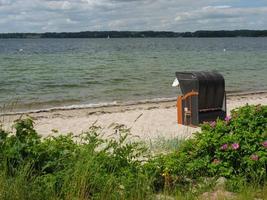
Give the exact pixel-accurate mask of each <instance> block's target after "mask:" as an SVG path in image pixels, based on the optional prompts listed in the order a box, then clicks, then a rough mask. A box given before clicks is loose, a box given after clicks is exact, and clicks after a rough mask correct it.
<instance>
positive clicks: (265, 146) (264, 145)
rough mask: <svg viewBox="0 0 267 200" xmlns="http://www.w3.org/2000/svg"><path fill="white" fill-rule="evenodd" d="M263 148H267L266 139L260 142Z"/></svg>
mask: <svg viewBox="0 0 267 200" xmlns="http://www.w3.org/2000/svg"><path fill="white" fill-rule="evenodd" d="M261 144H262V146H263V147H264V148H267V140H265V141H264V142H262V143H261Z"/></svg>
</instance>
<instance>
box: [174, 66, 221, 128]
mask: <svg viewBox="0 0 267 200" xmlns="http://www.w3.org/2000/svg"><path fill="white" fill-rule="evenodd" d="M176 77H177V79H178V81H179V84H180V88H181V91H182V94H183V95H184V96H186V95H187V94H190V93H192V92H195V93H196V94H197V95H195V96H196V97H195V98H194V99H193V101H192V102H193V106H195V107H197V108H195V109H192V110H195V111H194V112H198V113H197V118H198V119H195V120H194V119H192V121H193V122H192V123H193V124H198V123H201V122H203V121H211V120H215V119H216V118H217V117H219V118H223V117H225V115H226V104H225V103H226V100H225V81H224V78H223V76H222V75H221V74H220V73H218V72H209V71H198V72H176ZM187 96H188V95H187ZM191 104H192V103H191ZM196 110H197V111H196ZM192 115H194V114H192Z"/></svg>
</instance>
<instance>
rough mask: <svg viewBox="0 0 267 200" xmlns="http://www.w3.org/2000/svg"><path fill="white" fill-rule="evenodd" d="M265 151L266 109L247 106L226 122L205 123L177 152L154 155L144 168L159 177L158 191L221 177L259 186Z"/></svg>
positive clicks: (263, 177)
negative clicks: (207, 178) (208, 178)
mask: <svg viewBox="0 0 267 200" xmlns="http://www.w3.org/2000/svg"><path fill="white" fill-rule="evenodd" d="M266 148H267V106H260V105H258V106H248V105H247V106H245V107H242V108H239V109H235V110H233V111H232V112H231V117H226V119H225V120H219V119H218V120H217V121H215V122H210V123H204V124H203V125H202V131H201V132H198V133H195V137H193V138H192V139H189V140H187V141H185V142H184V143H183V145H182V146H181V147H180V149H179V150H178V151H175V152H172V153H170V154H168V155H160V156H157V157H155V158H154V159H152V160H150V161H149V162H148V163H147V164H146V167H147V169H148V171H149V172H150V173H151V174H154V175H155V176H157V177H158V178H156V179H155V182H154V185H155V188H157V189H162V187H166V186H167V187H172V186H175V185H176V186H177V185H179V186H180V187H181V186H182V187H184V186H185V185H190V184H192V183H194V181H196V180H199V179H201V178H203V177H221V176H223V177H226V178H228V179H231V180H235V179H236V180H240V179H242V180H243V181H244V182H248V183H253V184H255V183H257V184H259V183H263V182H264V181H266V169H267V151H266ZM159 180H161V181H159Z"/></svg>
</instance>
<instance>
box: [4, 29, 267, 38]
mask: <svg viewBox="0 0 267 200" xmlns="http://www.w3.org/2000/svg"><path fill="white" fill-rule="evenodd" d="M266 36H267V30H234V31H225V30H220V31H195V32H180V33H178V32H171V31H83V32H61V33H56V32H47V33H0V38H107V37H111V38H143V37H266Z"/></svg>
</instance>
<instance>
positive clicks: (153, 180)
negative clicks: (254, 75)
mask: <svg viewBox="0 0 267 200" xmlns="http://www.w3.org/2000/svg"><path fill="white" fill-rule="evenodd" d="M14 128H15V133H10V132H6V131H4V130H2V129H1V128H0V199H36V200H37V199H38V200H39V199H154V198H155V196H153V194H155V193H156V192H161V191H163V192H171V193H172V194H173V193H176V194H179V195H180V196H181V195H182V196H184V195H185V194H186V195H187V196H188V195H189V196H196V195H198V194H196V192H195V191H193V190H195V189H196V188H197V191H198V192H201V191H202V192H203V191H205V190H206V189H208V188H210V187H211V185H212V184H213V183H214V181H216V178H218V177H221V176H223V177H226V178H227V179H228V183H227V184H226V186H227V187H228V188H230V189H231V190H238V189H240V188H241V187H240V186H243V185H246V184H249V187H250V186H251V185H252V186H253V185H254V184H256V185H259V184H262V185H264V184H265V181H266V167H267V149H266V148H267V106H248V105H247V106H245V107H242V108H239V109H236V110H233V111H232V114H231V118H230V117H227V118H226V119H225V120H217V121H216V122H211V123H205V124H203V125H202V131H201V132H199V133H195V136H194V137H193V138H191V139H189V140H185V141H183V142H181V141H180V140H176V141H178V143H177V144H175V145H174V146H175V148H172V151H171V152H170V153H166V151H164V154H159V155H157V156H154V157H152V158H151V157H148V156H147V153H148V152H147V149H146V147H145V146H144V145H143V144H142V143H139V142H130V141H129V140H128V139H127V138H128V137H129V129H126V128H125V127H123V126H118V127H117V131H116V132H118V133H119V137H118V138H117V139H114V138H111V139H102V138H101V137H100V136H99V130H100V129H99V127H95V126H93V127H91V128H90V129H89V131H88V132H85V133H83V134H81V135H79V136H73V135H72V134H68V135H66V136H62V135H61V136H58V137H47V138H41V137H40V136H39V135H38V134H37V132H36V131H35V130H34V122H33V121H32V119H30V118H27V119H19V120H17V121H16V122H15V124H14ZM168 144H169V141H168ZM170 144H172V142H171V143H170ZM171 146H173V144H172V145H171ZM201 183H204V184H201ZM177 188H178V190H177ZM245 188H246V187H245ZM251 188H253V187H251ZM265 188H266V187H265ZM188 191H189V192H188ZM184 192H187V193H184ZM265 193H266V192H265ZM186 195H185V196H186ZM262 196H264V195H262Z"/></svg>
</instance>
